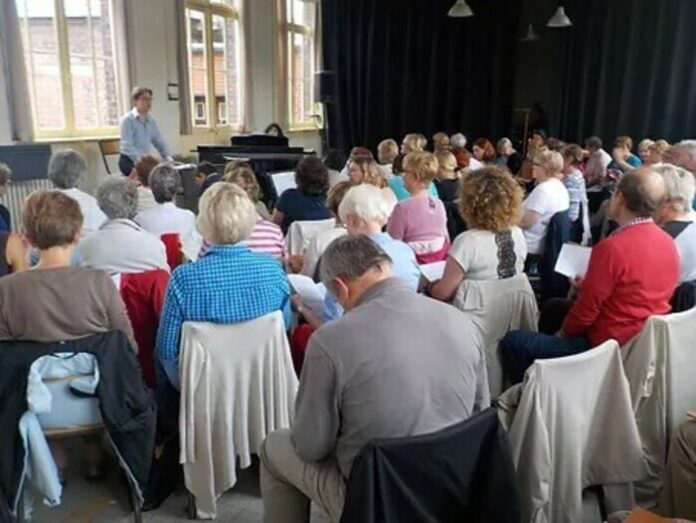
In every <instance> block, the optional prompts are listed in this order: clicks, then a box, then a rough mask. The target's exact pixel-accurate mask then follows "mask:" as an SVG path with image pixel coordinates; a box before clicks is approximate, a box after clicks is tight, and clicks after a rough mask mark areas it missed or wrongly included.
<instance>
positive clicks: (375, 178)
mask: <svg viewBox="0 0 696 523" xmlns="http://www.w3.org/2000/svg"><path fill="white" fill-rule="evenodd" d="M351 162H352V163H353V164H355V165H357V166H358V167H359V168H360V172H362V173H363V181H362V183H367V184H370V185H374V186H375V187H379V188H380V189H383V188H384V187H386V186H387V181H386V180H385V179H384V176H382V173H381V171H380V170H379V166H378V165H377V162H375V161H374V160H373V159H372V158H370V157H367V156H357V157H355V158H353V159H352V160H351Z"/></svg>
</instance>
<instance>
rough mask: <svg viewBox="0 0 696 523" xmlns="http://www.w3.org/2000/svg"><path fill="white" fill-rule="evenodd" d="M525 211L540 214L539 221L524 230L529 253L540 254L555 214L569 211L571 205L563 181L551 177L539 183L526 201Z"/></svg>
mask: <svg viewBox="0 0 696 523" xmlns="http://www.w3.org/2000/svg"><path fill="white" fill-rule="evenodd" d="M523 207H524V211H525V212H526V211H534V212H535V213H537V214H538V215H539V219H538V220H537V222H536V223H535V224H534V225H532V226H531V227H530V228H529V229H526V230H525V231H524V237H525V239H526V240H527V250H528V251H529V254H540V253H541V252H542V251H543V250H544V239H545V238H546V230H547V229H548V227H549V222H550V221H551V218H553V215H554V214H556V213H557V212H561V211H567V210H568V208H569V207H570V196H569V195H568V189H566V188H565V186H564V185H563V182H562V181H561V180H559V179H557V178H551V179H550V180H546V181H545V182H542V183H540V184H539V185H537V186H536V187H535V188H534V190H533V191H532V193H531V194H530V195H529V196H528V197H527V199H526V200H525V201H524V205H523Z"/></svg>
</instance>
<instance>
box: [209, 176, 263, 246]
mask: <svg viewBox="0 0 696 523" xmlns="http://www.w3.org/2000/svg"><path fill="white" fill-rule="evenodd" d="M198 207H199V213H198V219H197V220H196V224H197V226H198V231H199V232H200V233H201V235H202V236H203V238H205V239H206V240H207V241H209V242H210V243H213V244H216V245H229V244H235V243H239V242H241V241H243V240H246V239H247V238H248V237H249V235H250V234H251V231H252V230H253V229H254V224H255V223H256V208H255V207H254V204H253V203H252V201H251V199H250V198H249V196H248V195H247V193H246V192H245V191H244V189H242V188H241V187H239V186H238V185H235V184H234V183H216V184H213V185H212V186H211V187H210V188H209V189H208V190H207V191H205V192H204V193H203V196H201V199H200V202H199V206H198Z"/></svg>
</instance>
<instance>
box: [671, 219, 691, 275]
mask: <svg viewBox="0 0 696 523" xmlns="http://www.w3.org/2000/svg"><path fill="white" fill-rule="evenodd" d="M674 242H675V243H676V244H677V251H678V252H679V266H680V275H679V283H684V282H687V281H693V280H696V224H694V223H693V222H692V223H691V224H690V225H687V226H686V228H685V229H684V230H683V231H682V232H680V233H679V234H678V235H677V237H676V238H674Z"/></svg>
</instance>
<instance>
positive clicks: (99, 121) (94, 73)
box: [87, 0, 102, 129]
mask: <svg viewBox="0 0 696 523" xmlns="http://www.w3.org/2000/svg"><path fill="white" fill-rule="evenodd" d="M87 32H88V33H89V47H90V49H91V51H92V56H91V62H92V85H93V89H94V99H93V102H94V106H95V108H96V111H95V113H96V115H97V128H98V129H100V128H101V126H102V117H101V111H102V108H101V107H100V104H99V82H98V81H97V59H96V56H97V49H96V47H95V45H94V25H93V23H92V2H90V1H89V0H87Z"/></svg>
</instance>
